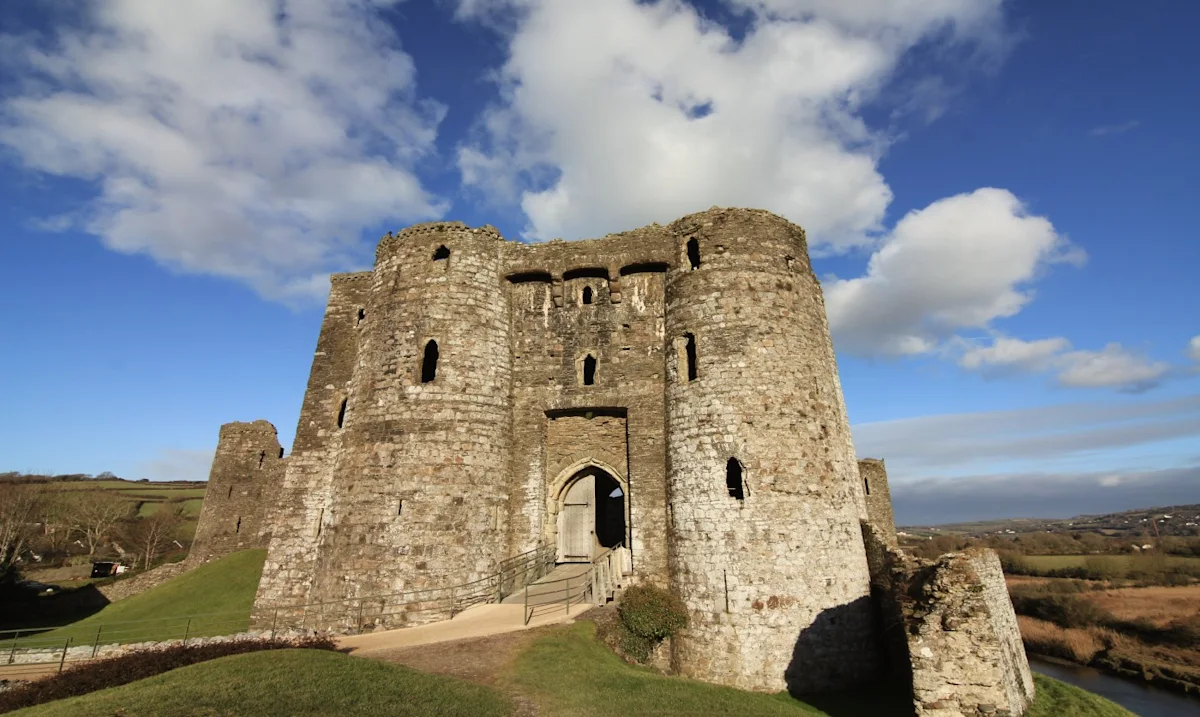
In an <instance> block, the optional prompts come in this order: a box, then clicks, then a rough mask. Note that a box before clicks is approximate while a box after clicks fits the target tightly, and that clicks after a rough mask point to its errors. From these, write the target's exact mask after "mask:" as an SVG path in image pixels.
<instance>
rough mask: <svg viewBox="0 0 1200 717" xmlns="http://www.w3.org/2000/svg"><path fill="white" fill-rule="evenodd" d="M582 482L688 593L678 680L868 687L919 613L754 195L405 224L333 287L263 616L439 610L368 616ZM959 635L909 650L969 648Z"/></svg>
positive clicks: (642, 551) (801, 272) (814, 301)
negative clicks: (666, 207) (645, 215)
mask: <svg viewBox="0 0 1200 717" xmlns="http://www.w3.org/2000/svg"><path fill="white" fill-rule="evenodd" d="M431 342H432V343H431ZM435 344H436V347H435ZM435 354H436V371H433V370H432V361H433V358H432V357H433V356H434V355H435ZM597 470H599V471H603V472H605V473H607V474H609V475H610V476H611V477H612V479H613V480H614V481H615V485H617V486H619V489H620V490H619V493H620V494H622V495H623V500H624V501H625V504H624V511H625V518H626V520H625V527H624V530H625V534H624V540H623V541H622V542H624V543H625V544H626V545H627V546H628V547H630V549H631V552H632V562H633V569H634V573H635V575H634V579H635V580H647V581H653V582H656V583H658V584H661V585H664V586H669V587H670V588H672V589H673V590H674V591H676V592H677V593H678V594H679V595H680V596H681V597H682V599H683V601H684V603H685V605H686V606H687V608H688V611H689V615H690V625H689V627H688V628H687V629H686V630H685V631H684V632H682V633H681V634H679V635H677V636H676V638H675V639H674V640H672V643H671V647H670V652H671V657H670V659H671V662H672V666H673V668H674V669H675V670H676V671H678V672H680V673H682V674H685V675H690V676H693V677H697V678H700V679H704V680H709V681H713V682H719V683H724V684H729V685H734V686H737V687H742V688H747V689H757V690H771V691H775V690H781V689H785V688H786V689H790V690H791V691H793V692H795V693H804V692H816V691H823V690H830V689H838V688H844V687H848V686H851V685H854V684H860V683H863V682H865V681H868V680H871V679H874V678H875V677H878V676H879V675H880V674H881V671H882V669H883V668H884V666H885V660H884V659H883V658H884V654H885V649H884V647H883V644H884V642H883V640H881V636H882V634H881V625H885V626H886V625H888V624H889V623H888V619H887V615H891V616H892V620H891V622H892V623H896V624H892V625H891V628H895V627H897V625H898V624H899V623H902V622H904V620H905V618H906V616H907V615H908V613H905V612H903V610H902V609H901V603H900V602H899V601H897V600H894V599H892V598H893V597H894V593H893V591H892V587H893V586H894V585H895V582H894V580H893V577H894V575H893V568H895V566H896V565H907V564H908V563H906V562H904V561H906V560H907V558H905V557H904V556H903V555H902V554H900V553H899V552H898V551H896V550H895V547H894V546H895V544H896V535H895V526H894V524H893V519H892V514H891V504H890V497H889V492H888V488H887V479H886V472H885V471H884V467H883V463H882V461H872V460H864V461H863V462H858V461H857V460H856V458H855V454H854V448H853V445H852V442H851V437H850V429H849V424H848V421H847V417H846V408H845V405H844V402H843V398H842V391H841V385H840V382H839V378H838V373H837V366H836V362H835V359H834V353H833V346H832V343H831V340H830V335H829V327H828V323H827V320H826V315H825V306H824V300H823V297H822V293H821V288H820V284H819V283H818V281H817V279H816V276H815V275H814V274H813V271H812V268H811V266H810V263H809V257H808V251H807V247H806V243H805V237H804V232H803V230H801V229H800V228H799V227H797V226H795V225H794V224H792V223H790V222H788V221H786V220H784V219H782V218H780V217H778V216H775V215H773V214H770V213H768V212H764V211H760V210H748V209H718V208H713V209H711V210H708V211H706V212H701V213H698V214H694V215H691V216H688V217H684V218H683V219H680V220H678V221H676V222H673V223H672V224H670V225H668V226H660V225H651V226H648V227H643V228H641V229H637V230H634V231H630V232H624V233H621V234H615V235H610V236H608V237H605V238H603V239H595V240H588V241H579V242H569V243H568V242H560V241H552V242H548V243H544V244H537V245H525V244H519V243H515V242H509V241H505V240H504V239H503V238H502V237H501V236H500V235H499V233H498V232H497V231H496V230H495V229H494V228H492V227H489V226H485V227H481V228H477V229H473V228H470V227H467V226H465V225H463V224H461V223H458V222H438V223H432V224H421V225H416V226H413V227H410V228H408V229H405V230H403V231H401V232H399V233H398V234H391V233H389V234H388V235H387V236H386V237H385V238H384V239H383V240H382V241H381V242H380V244H379V247H378V250H377V252H376V262H375V267H374V269H373V271H370V272H362V273H356V274H342V275H335V276H334V277H333V278H332V287H331V291H330V297H329V304H328V307H327V309H326V312H325V318H324V322H323V324H322V327H321V333H320V337H319V338H318V342H317V351H316V354H315V356H314V358H313V364H312V371H311V374H310V378H309V383H308V388H307V391H306V393H305V397H304V404H303V406H302V409H301V416H300V422H299V425H298V427H297V431H296V441H295V444H294V447H293V450H292V453H291V455H290V456H289V457H288V459H287V468H286V474H285V475H284V476H283V478H282V480H281V481H280V482H279V484H278V488H277V489H276V490H273V491H272V492H271V495H270V501H269V502H270V506H269V515H268V517H267V519H266V523H267V525H268V526H269V532H270V534H271V539H270V544H269V550H268V557H267V561H266V564H265V566H264V569H263V577H262V581H261V584H260V586H259V591H258V596H257V600H256V608H257V609H258V610H259V612H260V613H263V614H265V613H266V612H269V611H271V610H272V609H273V608H275V607H278V606H286V605H289V604H300V603H304V604H308V605H312V604H313V603H322V604H323V605H327V606H328V605H331V606H345V605H355V606H358V607H357V608H356V609H358V610H360V611H363V614H359V615H357V616H356V620H357V621H361V620H362V619H365V620H367V621H368V622H370V623H372V624H373V626H375V627H389V626H398V625H405V624H417V623H419V622H421V621H425V620H432V619H440V618H442V617H444V614H442V613H439V612H438V611H430V612H427V613H421V612H416V611H411V610H407V611H406V610H399V611H383V610H378V609H377V610H376V612H377V613H378V614H372V613H371V609H372V608H371V605H372V604H376V603H375V602H373V598H374V597H376V596H381V595H392V596H396V595H413V594H414V591H419V590H422V589H429V588H435V587H446V586H449V585H456V584H462V583H467V582H469V581H474V580H479V579H482V578H485V577H487V576H488V575H490V574H492V573H494V572H495V571H496V569H497V568H498V566H499V563H500V561H501V560H503V559H506V558H509V557H512V556H514V555H516V554H519V553H521V552H524V551H527V550H530V549H532V548H534V547H536V546H538V545H539V544H542V543H550V544H554V542H555V541H556V540H558V539H559V538H560V535H562V534H563V532H564V531H560V526H561V524H562V521H563V517H562V516H563V515H564V503H563V500H564V496H565V495H566V494H567V493H568V492H569V491H568V488H569V487H570V485H571V484H572V481H573V480H574V479H576V478H577V477H578V476H579V475H580V474H581V473H580V472H581V471H597ZM868 549H869V550H868ZM868 554H870V556H871V562H870V563H869V562H868ZM901 572H903V570H901ZM951 573H952V574H953V575H958V573H957V572H953V571H951ZM951 573H948V575H950V574H951ZM985 573H986V571H985ZM897 575H899V573H897ZM947 579H950V578H949V577H948V578H947ZM990 580H991V575H990V573H986V581H985V582H984V583H981V584H983V585H984V588H983V592H984V593H986V595H987V597H985V598H981V600H982V602H980V603H979V604H980V605H981V606H982V607H980V610H983V609H984V608H987V609H993V608H995V609H994V610H993V612H995V611H996V610H998V609H999V607H1000V606H999V602H998V601H999V597H998V596H994V595H992V594H991V590H992V587H993V586H992V584H991V582H987V581H990ZM951 582H953V581H951ZM905 584H907V579H905ZM954 594H956V595H957V594H958V593H957V592H955V593H954ZM872 595H874V596H875V599H874V600H873V598H872ZM368 598H371V599H368ZM393 599H397V600H398V598H395V597H393ZM1004 599H1005V600H1007V597H1006V596H1005V597H1004ZM989 601H990V602H989ZM993 602H995V603H996V605H992V603H993ZM378 604H384V601H378ZM940 604H941V603H939V602H938V601H937V600H934V601H932V602H930V605H931V606H933V607H936V606H938V605H940ZM972 605H974V603H972ZM326 609H327V608H325V607H321V608H316V609H313V608H306V609H305V610H304V613H305V615H306V619H310V620H311V619H315V620H317V621H318V622H319V621H320V620H321V619H323V618H322V616H323V615H325V614H326V613H325V612H323V611H324V610H326ZM331 609H332V608H331ZM931 609H932V608H931ZM1008 609H1009V611H1010V612H1011V606H1009V608H1008ZM333 611H334V612H335V613H336V609H333ZM889 611H890V612H889ZM385 613H386V614H385ZM981 614H982V613H981ZM988 614H989V615H990V614H991V613H988ZM997 614H998V613H997ZM880 615H884V617H883V618H881V617H880ZM314 616H315V617H314ZM988 620H990V621H988ZM988 620H985V621H984V622H981V623H980V625H981V626H982V625H984V624H986V625H988V626H989V627H988V629H990V630H991V631H992V634H994V635H1000V634H1001V633H1002V632H1003V631H1005V630H1008V629H1009V626H1008V624H1007V623H1005V622H1004V621H1003V620H1002V619H999V618H997V619H991V618H989V619H988ZM333 622H336V620H332V619H331V624H330V627H335V625H334V624H333ZM972 624H974V623H972ZM1011 629H1012V631H1013V632H1012V634H1013V635H1015V622H1014V623H1013V624H1012V625H1011ZM900 630H901V632H900V633H899V634H900V639H899V641H898V642H899V644H900V645H902V646H903V647H900V648H898V649H897V650H893V651H892V654H893V657H895V656H896V655H900V656H902V657H903V666H902V667H903V669H905V670H907V667H908V663H907V654H905V650H906V648H907V640H906V639H905V638H904V637H903V625H900ZM885 632H886V631H885ZM893 632H894V630H893ZM970 634H971V635H973V636H975V635H977V636H982V635H983V634H984V631H983V627H980V628H979V629H978V630H976V629H974V628H972V631H971V633H970ZM972 639H974V638H972ZM1017 639H1018V642H1017V643H1016V644H1017V645H1018V647H1019V638H1017ZM939 640H940V641H939ZM979 640H983V637H979ZM961 642H962V641H955V640H953V639H948V638H938V639H935V637H934V636H933V635H932V634H931V635H930V636H928V637H926V638H925V642H924V643H922V645H921V647H922V648H929V649H930V650H932V651H934V653H935V654H939V651H940V654H943V655H944V656H949V655H952V654H957V653H955V652H954V651H955V650H958V649H967V648H971V649H974V648H977V647H978V646H979V644H978V642H979V641H976V642H971V640H968V641H967V642H966V643H962V644H960V643H961ZM968 643H969V644H968ZM1010 643H1011V640H1010V641H1008V642H1005V643H1004V644H1006V645H1009V644H1010ZM998 644H999V643H998ZM1005 649H1007V648H1005ZM946 659H948V657H947V658H946ZM998 659H999V658H998ZM1005 659H1008V658H1005ZM989 664H990V663H989ZM1006 664H1007V663H1006ZM1013 664H1015V663H1013ZM938 669H941V668H938ZM967 669H968V671H969V670H971V669H974V668H967ZM980 669H983V668H982V667H980ZM1014 669H1015V668H1014ZM928 672H929V671H928V669H927V668H926V666H925V665H924V663H922V665H921V669H920V670H919V673H920V676H921V680H922V682H921V683H920V684H921V685H922V687H921V690H922V692H921V694H922V695H926V694H933V693H934V692H936V690H935V689H933V688H930V687H927V686H925V685H926V683H927V682H928V679H930V678H928V677H927V673H928ZM1018 672H1019V670H1018V671H1017V672H1014V673H1013V674H1017V673H1018ZM1026 672H1027V668H1026ZM939 699H940V698H939ZM971 699H974V698H973V697H972V698H971ZM1005 704H1009V703H1005ZM939 714H940V713H939Z"/></svg>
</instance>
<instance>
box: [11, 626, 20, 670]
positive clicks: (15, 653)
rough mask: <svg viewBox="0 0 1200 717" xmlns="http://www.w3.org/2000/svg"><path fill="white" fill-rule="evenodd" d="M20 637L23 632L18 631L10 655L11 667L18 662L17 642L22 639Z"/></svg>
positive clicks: (14, 636)
mask: <svg viewBox="0 0 1200 717" xmlns="http://www.w3.org/2000/svg"><path fill="white" fill-rule="evenodd" d="M20 637H21V631H20V630H17V632H16V634H15V635H13V647H12V652H10V653H8V664H10V665H11V664H12V663H14V662H16V660H17V640H18V639H20Z"/></svg>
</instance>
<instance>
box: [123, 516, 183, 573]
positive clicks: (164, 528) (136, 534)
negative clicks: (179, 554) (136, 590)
mask: <svg viewBox="0 0 1200 717" xmlns="http://www.w3.org/2000/svg"><path fill="white" fill-rule="evenodd" d="M181 523H183V506H182V505H178V504H171V503H160V504H159V505H158V509H157V510H155V511H154V512H153V513H151V514H150V515H148V516H146V517H145V518H139V519H138V520H137V521H135V522H133V523H131V524H130V525H129V530H128V532H127V536H126V537H127V538H128V539H129V541H130V542H131V543H132V545H133V547H134V549H135V550H137V552H138V554H139V558H138V559H139V561H140V562H141V563H142V568H143V569H148V568H149V567H150V564H151V563H153V562H154V561H155V560H156V559H157V558H158V557H159V556H161V555H162V554H163V553H164V552H166V549H167V546H168V545H169V544H170V542H171V539H172V538H173V537H174V536H175V531H177V530H178V529H179V526H180V524H181Z"/></svg>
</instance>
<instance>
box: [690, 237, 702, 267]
mask: <svg viewBox="0 0 1200 717" xmlns="http://www.w3.org/2000/svg"><path fill="white" fill-rule="evenodd" d="M687 257H688V263H689V264H691V265H692V268H693V269H699V268H700V240H698V239H688V243H687Z"/></svg>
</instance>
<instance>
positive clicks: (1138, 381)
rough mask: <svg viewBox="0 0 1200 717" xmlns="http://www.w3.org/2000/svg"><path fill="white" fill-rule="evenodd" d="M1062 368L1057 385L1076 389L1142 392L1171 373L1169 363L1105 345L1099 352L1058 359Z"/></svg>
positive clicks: (1072, 354) (1068, 354)
mask: <svg viewBox="0 0 1200 717" xmlns="http://www.w3.org/2000/svg"><path fill="white" fill-rule="evenodd" d="M1059 363H1060V364H1061V365H1062V366H1063V369H1062V370H1061V371H1060V372H1059V374H1058V382H1059V383H1061V384H1062V385H1064V386H1071V387H1076V388H1098V387H1105V388H1124V389H1128V390H1143V389H1146V388H1150V387H1153V386H1155V385H1157V384H1158V382H1159V381H1160V380H1161V379H1162V378H1163V377H1164V376H1166V375H1167V373H1168V372H1169V371H1170V370H1171V366H1170V364H1168V363H1165V362H1162V361H1152V360H1150V359H1149V358H1146V357H1145V356H1142V355H1139V354H1136V353H1134V352H1132V351H1129V350H1128V349H1125V348H1123V347H1122V346H1121V345H1120V344H1116V343H1113V344H1108V345H1107V346H1105V347H1104V348H1103V349H1101V350H1100V351H1071V352H1068V353H1065V354H1063V355H1062V356H1061V357H1059Z"/></svg>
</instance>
